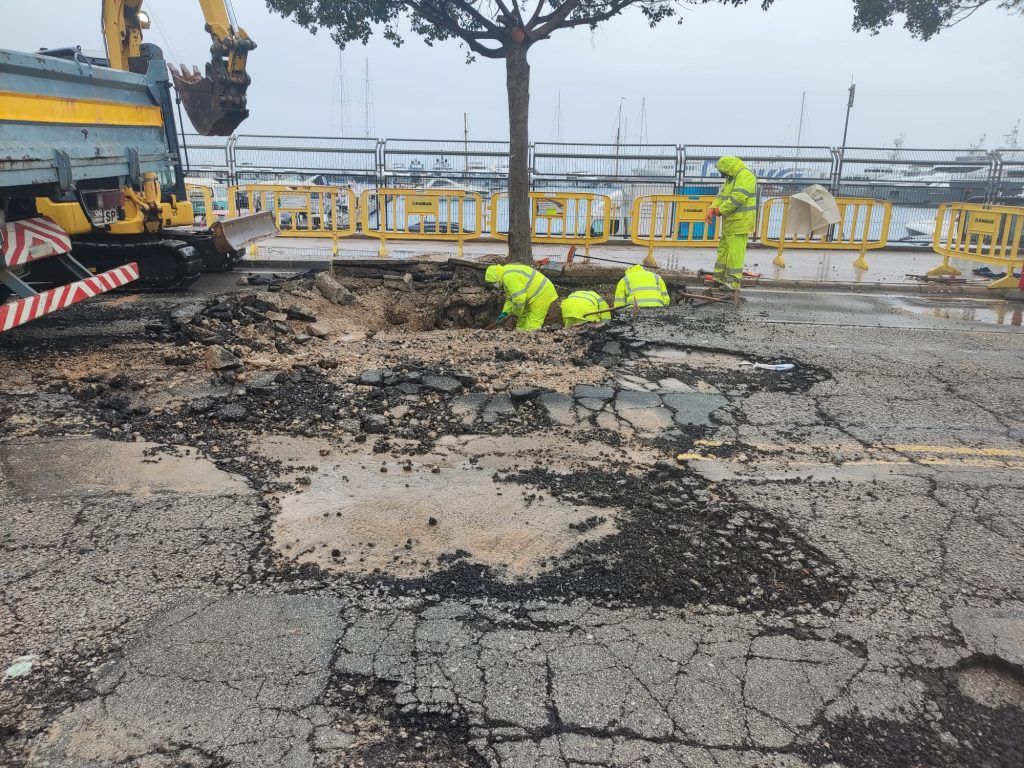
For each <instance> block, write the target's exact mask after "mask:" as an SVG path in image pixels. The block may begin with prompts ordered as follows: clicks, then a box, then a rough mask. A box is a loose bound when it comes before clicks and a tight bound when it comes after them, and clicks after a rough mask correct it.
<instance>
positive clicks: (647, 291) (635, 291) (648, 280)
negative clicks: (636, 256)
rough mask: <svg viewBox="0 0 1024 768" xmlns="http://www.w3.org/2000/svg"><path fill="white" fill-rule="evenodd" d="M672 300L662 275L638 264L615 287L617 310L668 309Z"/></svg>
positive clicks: (627, 271) (628, 270)
mask: <svg viewBox="0 0 1024 768" xmlns="http://www.w3.org/2000/svg"><path fill="white" fill-rule="evenodd" d="M669 302H670V299H669V295H668V286H666V285H665V281H664V280H663V279H662V277H661V275H659V274H656V273H654V272H651V271H650V270H647V269H644V267H643V265H642V264H636V265H634V266H632V267H630V268H629V269H627V270H626V273H625V274H624V275H623V276H622V279H621V280H619V284H618V285H616V286H615V308H616V309H621V308H622V307H638V308H642V307H667V306H668V305H669Z"/></svg>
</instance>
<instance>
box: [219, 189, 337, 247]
mask: <svg viewBox="0 0 1024 768" xmlns="http://www.w3.org/2000/svg"><path fill="white" fill-rule="evenodd" d="M356 205H357V201H356V196H355V193H354V192H352V190H350V189H341V188H339V187H322V186H312V185H294V186H289V185H280V184H247V185H245V186H241V187H229V188H228V218H229V219H233V218H235V217H237V216H239V215H240V214H245V213H259V212H260V211H272V212H273V213H274V220H275V222H276V224H277V228H278V230H279V234H280V235H281V237H319V238H330V239H331V241H332V242H333V250H334V252H335V253H337V252H338V239H339V238H342V237H348V236H349V235H352V234H354V233H355V231H356V219H357V210H356Z"/></svg>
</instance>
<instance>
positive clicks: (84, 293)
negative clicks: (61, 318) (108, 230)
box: [0, 262, 139, 331]
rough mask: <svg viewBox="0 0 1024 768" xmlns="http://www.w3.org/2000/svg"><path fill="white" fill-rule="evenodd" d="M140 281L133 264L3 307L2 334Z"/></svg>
mask: <svg viewBox="0 0 1024 768" xmlns="http://www.w3.org/2000/svg"><path fill="white" fill-rule="evenodd" d="M138 279H139V265H138V264H136V263H135V262H132V263H131V264H125V265H124V266H123V267H116V268H114V269H111V270H109V271H108V272H101V273H100V274H98V275H93V276H92V277H87V278H86V279H85V280H79V281H78V282H77V283H69V284H68V285H62V286H60V287H59V288H52V289H50V290H49V291H43V292H42V293H37V294H36V295H35V296H29V297H28V298H27V299H20V300H19V301H13V302H11V303H9V304H3V305H0V331H9V330H11V328H17V327H18V326H19V325H24V324H25V323H29V322H31V321H33V320H38V319H39V318H40V317H42V316H43V315H48V314H50V313H51V312H56V311H57V310H58V309H64V308H65V307H70V306H71V305H72V304H77V303H78V302H80V301H84V300H85V299H91V298H92V297H93V296H99V295H100V294H101V293H106V292H107V291H112V290H114V289H115V288H120V287H121V286H122V285H127V284H128V283H131V282H134V281H135V280H138Z"/></svg>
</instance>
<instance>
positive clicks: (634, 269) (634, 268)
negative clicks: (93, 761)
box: [626, 264, 647, 274]
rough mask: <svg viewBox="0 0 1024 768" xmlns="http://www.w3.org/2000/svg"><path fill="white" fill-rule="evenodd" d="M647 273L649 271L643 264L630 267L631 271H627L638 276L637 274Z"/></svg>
mask: <svg viewBox="0 0 1024 768" xmlns="http://www.w3.org/2000/svg"><path fill="white" fill-rule="evenodd" d="M646 271H647V270H646V269H645V268H644V265H643V264H634V265H633V266H632V267H629V269H627V270H626V272H632V273H633V274H636V273H637V272H646Z"/></svg>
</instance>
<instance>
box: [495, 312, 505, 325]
mask: <svg viewBox="0 0 1024 768" xmlns="http://www.w3.org/2000/svg"><path fill="white" fill-rule="evenodd" d="M506 320H508V312H502V313H501V314H500V315H498V319H497V320H495V321H494V324H495V325H501V324H502V323H504V322H505V321H506Z"/></svg>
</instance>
